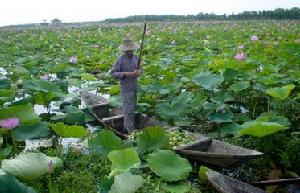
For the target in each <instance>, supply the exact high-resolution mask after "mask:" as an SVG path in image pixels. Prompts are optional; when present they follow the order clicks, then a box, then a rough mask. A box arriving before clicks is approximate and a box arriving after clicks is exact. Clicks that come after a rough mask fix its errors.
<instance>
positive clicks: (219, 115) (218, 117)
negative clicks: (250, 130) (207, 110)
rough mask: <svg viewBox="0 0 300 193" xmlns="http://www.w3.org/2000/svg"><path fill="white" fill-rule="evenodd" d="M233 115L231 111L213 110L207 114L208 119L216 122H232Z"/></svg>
mask: <svg viewBox="0 0 300 193" xmlns="http://www.w3.org/2000/svg"><path fill="white" fill-rule="evenodd" d="M233 118H234V115H233V113H232V112H230V111H229V112H224V113H223V112H214V113H211V114H210V115H208V120H209V121H212V122H216V123H225V122H232V120H233Z"/></svg>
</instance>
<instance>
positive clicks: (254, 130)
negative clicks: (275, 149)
mask: <svg viewBox="0 0 300 193" xmlns="http://www.w3.org/2000/svg"><path fill="white" fill-rule="evenodd" d="M285 129H287V127H286V126H284V125H281V124H279V123H276V122H261V121H249V122H245V123H244V124H243V125H241V131H240V135H241V136H242V135H252V136H256V137H264V136H266V135H271V134H273V133H276V132H278V131H281V130H285Z"/></svg>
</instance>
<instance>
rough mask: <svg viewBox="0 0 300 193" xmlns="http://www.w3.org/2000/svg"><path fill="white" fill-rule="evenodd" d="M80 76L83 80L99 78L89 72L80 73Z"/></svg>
mask: <svg viewBox="0 0 300 193" xmlns="http://www.w3.org/2000/svg"><path fill="white" fill-rule="evenodd" d="M80 77H81V79H82V80H87V81H95V80H97V78H96V77H95V76H94V75H92V74H89V73H82V74H80Z"/></svg>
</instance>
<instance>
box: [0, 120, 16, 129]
mask: <svg viewBox="0 0 300 193" xmlns="http://www.w3.org/2000/svg"><path fill="white" fill-rule="evenodd" d="M19 122H20V120H19V118H16V117H14V118H7V119H3V120H0V126H1V127H3V128H4V129H7V130H12V129H13V128H15V127H17V126H19Z"/></svg>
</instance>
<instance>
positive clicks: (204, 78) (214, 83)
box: [192, 72, 223, 90]
mask: <svg viewBox="0 0 300 193" xmlns="http://www.w3.org/2000/svg"><path fill="white" fill-rule="evenodd" d="M192 80H193V82H194V83H196V84H198V85H200V86H202V87H203V88H205V89H207V90H211V89H214V88H217V87H218V86H219V85H220V84H221V83H222V82H223V77H222V76H217V75H213V74H211V73H208V72H203V73H201V74H199V75H196V76H194V77H193V79H192Z"/></svg>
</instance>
